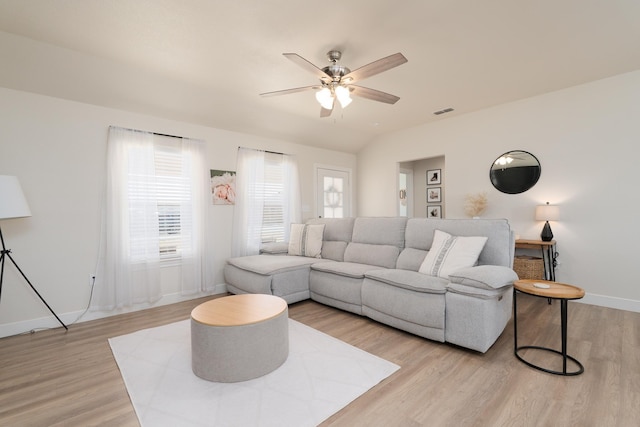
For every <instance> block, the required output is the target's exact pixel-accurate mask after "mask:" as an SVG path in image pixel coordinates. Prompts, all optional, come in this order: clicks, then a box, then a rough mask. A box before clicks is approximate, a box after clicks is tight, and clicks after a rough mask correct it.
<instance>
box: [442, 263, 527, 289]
mask: <svg viewBox="0 0 640 427" xmlns="http://www.w3.org/2000/svg"><path fill="white" fill-rule="evenodd" d="M449 280H451V283H457V284H460V285H465V286H470V287H472V288H479V289H489V290H491V289H500V288H503V287H505V286H510V285H512V284H513V282H515V281H516V280H518V275H517V274H516V272H515V271H513V269H511V268H508V267H502V266H498V265H479V266H476V267H468V268H461V269H459V270H456V271H455V272H453V273H451V274H449Z"/></svg>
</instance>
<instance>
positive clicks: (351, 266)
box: [311, 261, 380, 279]
mask: <svg viewBox="0 0 640 427" xmlns="http://www.w3.org/2000/svg"><path fill="white" fill-rule="evenodd" d="M311 269H312V270H315V271H322V272H324V273H333V274H337V275H339V276H345V277H351V278H354V279H364V275H365V273H366V272H367V271H370V270H379V269H380V267H379V266H375V265H368V264H358V263H355V262H337V261H327V262H320V263H317V264H313V265H312V266H311Z"/></svg>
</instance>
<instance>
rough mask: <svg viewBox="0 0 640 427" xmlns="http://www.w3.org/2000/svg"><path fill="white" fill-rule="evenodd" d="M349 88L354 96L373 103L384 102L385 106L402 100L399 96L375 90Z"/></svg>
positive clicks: (354, 86)
mask: <svg viewBox="0 0 640 427" xmlns="http://www.w3.org/2000/svg"><path fill="white" fill-rule="evenodd" d="M348 88H349V89H350V90H351V94H352V95H355V96H359V97H361V98H367V99H371V100H373V101H378V102H384V103H385V104H395V103H396V102H398V100H399V99H400V97H398V96H395V95H391V94H390V93H385V92H382V91H379V90H375V89H369V88H368V87H362V86H356V85H349V86H348Z"/></svg>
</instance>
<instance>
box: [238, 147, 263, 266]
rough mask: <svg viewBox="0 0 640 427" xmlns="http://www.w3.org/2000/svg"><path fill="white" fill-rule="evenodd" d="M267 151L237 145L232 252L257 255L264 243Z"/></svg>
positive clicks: (239, 254) (241, 254)
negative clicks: (265, 153) (263, 225)
mask: <svg viewBox="0 0 640 427" xmlns="http://www.w3.org/2000/svg"><path fill="white" fill-rule="evenodd" d="M263 209H264V151H258V150H252V149H249V148H243V147H240V148H238V157H237V159H236V205H235V207H234V208H233V230H232V239H231V256H234V257H238V256H247V255H255V254H257V253H258V252H259V251H260V244H261V243H262V237H261V233H262V215H263Z"/></svg>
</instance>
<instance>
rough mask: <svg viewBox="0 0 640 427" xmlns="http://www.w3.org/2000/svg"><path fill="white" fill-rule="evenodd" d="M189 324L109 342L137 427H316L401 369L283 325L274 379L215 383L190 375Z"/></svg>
mask: <svg viewBox="0 0 640 427" xmlns="http://www.w3.org/2000/svg"><path fill="white" fill-rule="evenodd" d="M189 322H190V321H189V320H184V321H181V322H176V323H172V324H169V325H165V326H160V327H157V328H151V329H144V330H141V331H138V332H135V333H132V334H129V335H123V336H119V337H116V338H111V339H109V344H110V345H111V350H112V351H113V355H114V357H115V359H116V362H117V363H118V367H119V368H120V372H121V373H122V377H123V379H124V382H125V384H126V386H127V391H128V392H129V396H130V397H131V402H133V406H134V408H135V411H136V414H137V416H138V419H139V420H140V424H141V425H142V426H143V427H156V426H171V427H175V426H181V427H182V426H185V427H186V426H241V427H247V426H278V427H284V426H295V427H302V426H315V425H318V424H320V423H321V422H322V421H324V420H325V419H327V418H328V417H330V416H331V415H333V414H334V413H336V412H337V411H339V410H340V409H342V408H343V407H345V406H346V405H348V404H349V403H350V402H352V401H353V400H355V399H356V398H357V397H358V396H360V395H362V394H363V393H365V392H366V391H367V390H369V389H370V388H372V387H373V386H375V385H376V384H378V383H379V382H380V381H382V380H383V379H385V378H386V377H388V376H389V375H391V374H392V373H394V372H395V371H396V370H398V369H399V368H400V367H399V366H398V365H395V364H393V363H391V362H388V361H386V360H384V359H381V358H379V357H377V356H374V355H372V354H369V353H367V352H365V351H363V350H360V349H358V348H356V347H353V346H351V345H349V344H346V343H344V342H342V341H340V340H337V339H335V338H333V337H331V336H329V335H326V334H323V333H322V332H319V331H316V330H315V329H313V328H310V327H308V326H306V325H303V324H302V323H299V322H296V321H295V320H291V319H289V358H288V359H287V361H286V362H285V363H284V364H283V365H282V366H281V367H280V368H278V369H276V370H275V371H274V372H271V373H270V374H267V375H265V376H264V377H261V378H256V379H254V380H250V381H244V382H239V383H228V384H223V383H214V382H209V381H205V380H203V379H200V378H198V377H197V376H195V375H194V374H193V372H192V370H191V332H190V323H189Z"/></svg>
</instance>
